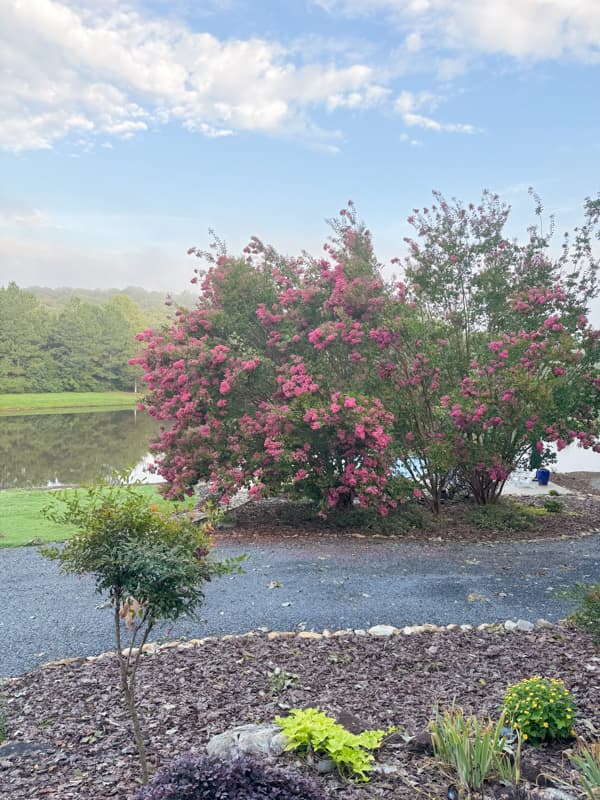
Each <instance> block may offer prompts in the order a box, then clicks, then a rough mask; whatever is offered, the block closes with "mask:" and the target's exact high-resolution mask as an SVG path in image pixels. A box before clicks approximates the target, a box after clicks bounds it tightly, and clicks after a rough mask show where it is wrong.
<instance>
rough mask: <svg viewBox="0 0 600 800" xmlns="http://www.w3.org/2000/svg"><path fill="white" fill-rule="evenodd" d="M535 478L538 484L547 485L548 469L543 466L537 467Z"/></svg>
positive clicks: (548, 478)
mask: <svg viewBox="0 0 600 800" xmlns="http://www.w3.org/2000/svg"><path fill="white" fill-rule="evenodd" d="M536 478H537V482H538V483H539V485H540V486H548V481H549V480H550V470H549V469H543V468H542V469H538V471H537V473H536Z"/></svg>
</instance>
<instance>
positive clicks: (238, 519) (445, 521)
mask: <svg viewBox="0 0 600 800" xmlns="http://www.w3.org/2000/svg"><path fill="white" fill-rule="evenodd" d="M557 483H558V481H557ZM546 499H547V497H546V496H543V495H541V496H527V497H506V498H503V499H502V501H501V502H502V503H505V504H506V503H515V502H516V503H519V504H523V505H529V506H537V507H541V506H543V504H544V501H545V500H546ZM553 499H557V500H559V502H560V503H561V504H562V512H561V513H546V514H543V515H535V516H532V517H531V520H530V527H528V528H526V529H524V530H503V529H490V530H483V529H482V528H481V527H477V526H475V525H474V524H473V523H472V522H471V521H470V520H469V515H470V513H471V512H472V511H473V510H474V509H476V508H477V506H476V505H475V504H473V503H469V502H458V501H457V502H449V503H446V504H444V505H443V507H442V512H441V513H440V514H439V515H438V516H436V515H434V514H432V513H431V512H430V511H428V510H426V509H425V508H424V507H420V506H414V505H413V506H411V507H409V508H408V509H400V510H399V512H398V513H397V514H395V515H392V514H390V516H388V517H385V518H380V517H379V516H378V515H377V514H375V513H374V514H372V515H371V516H370V517H361V515H360V514H359V515H357V516H356V519H355V520H354V519H353V516H352V515H348V516H347V517H345V518H344V520H343V524H342V525H340V524H339V521H336V518H335V517H331V518H328V519H325V520H321V519H319V518H318V517H317V515H316V514H309V513H308V512H307V510H306V507H303V506H301V505H297V504H296V505H293V504H291V503H286V502H284V501H281V500H270V501H262V502H259V503H254V502H251V503H247V504H246V505H244V506H241V507H239V508H237V509H236V510H235V512H234V513H233V514H232V515H231V517H230V518H229V519H228V521H227V522H226V524H225V525H224V527H223V528H222V529H220V530H219V531H218V532H217V538H218V540H219V541H221V542H223V543H225V542H228V541H230V542H231V541H235V542H240V543H243V542H255V543H256V542H268V541H282V540H283V541H285V540H288V541H289V540H295V539H305V540H310V539H313V540H314V539H316V538H319V539H323V538H328V539H329V538H336V539H344V538H347V537H348V536H359V537H365V538H367V537H376V538H381V537H386V536H394V537H398V538H402V539H405V540H407V541H419V542H424V541H434V542H448V543H451V542H461V543H463V544H467V543H476V542H499V541H523V540H529V539H531V540H533V539H552V538H558V537H568V536H577V535H580V534H582V533H592V532H597V531H600V492H599V494H598V495H594V494H572V495H561V496H560V497H558V498H553Z"/></svg>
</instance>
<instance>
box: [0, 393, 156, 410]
mask: <svg viewBox="0 0 600 800" xmlns="http://www.w3.org/2000/svg"><path fill="white" fill-rule="evenodd" d="M141 397H142V395H140V394H135V393H134V392H54V393H50V394H0V414H51V413H52V412H66V411H70V412H75V411H100V410H107V411H108V410H113V411H116V410H118V409H122V408H133V407H134V406H135V404H136V403H137V402H139V400H140V399H141Z"/></svg>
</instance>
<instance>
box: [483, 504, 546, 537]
mask: <svg viewBox="0 0 600 800" xmlns="http://www.w3.org/2000/svg"><path fill="white" fill-rule="evenodd" d="M468 519H469V522H471V523H472V524H473V525H475V527H477V528H481V529H482V530H486V531H526V530H529V528H531V526H532V522H533V520H532V515H531V514H530V512H529V511H528V510H527V509H526V508H524V507H523V506H519V505H516V504H515V503H498V504H494V505H487V506H478V507H477V508H474V509H472V510H471V511H470V512H469V514H468Z"/></svg>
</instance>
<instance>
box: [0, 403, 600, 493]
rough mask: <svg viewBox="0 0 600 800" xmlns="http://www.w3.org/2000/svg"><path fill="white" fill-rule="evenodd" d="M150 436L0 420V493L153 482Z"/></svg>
mask: <svg viewBox="0 0 600 800" xmlns="http://www.w3.org/2000/svg"><path fill="white" fill-rule="evenodd" d="M156 432H157V424H156V422H155V421H154V420H153V419H152V418H151V417H149V416H148V415H147V414H145V413H143V412H140V411H134V410H127V411H98V412H90V413H85V414H35V415H30V416H2V417H0V490H1V489H38V488H44V489H45V488H48V487H53V486H71V485H77V484H83V483H90V482H91V481H94V480H98V479H99V478H103V477H106V476H108V475H110V474H111V473H112V472H114V471H115V470H119V471H122V470H124V469H127V468H128V467H131V466H132V465H136V468H135V469H134V477H136V478H139V479H143V480H157V477H156V476H148V475H147V473H146V472H145V469H144V467H145V466H147V464H148V463H149V461H150V460H151V459H150V458H149V456H148V445H149V443H150V441H151V440H152V439H153V438H154V436H155V434H156ZM550 468H551V470H553V471H556V472H577V471H580V470H585V471H589V472H599V473H600V454H598V453H592V452H591V451H589V450H582V449H581V448H579V447H577V446H576V445H570V446H569V447H567V448H566V449H565V450H563V451H562V452H561V453H559V454H558V461H557V464H555V465H552V466H551V467H550Z"/></svg>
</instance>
